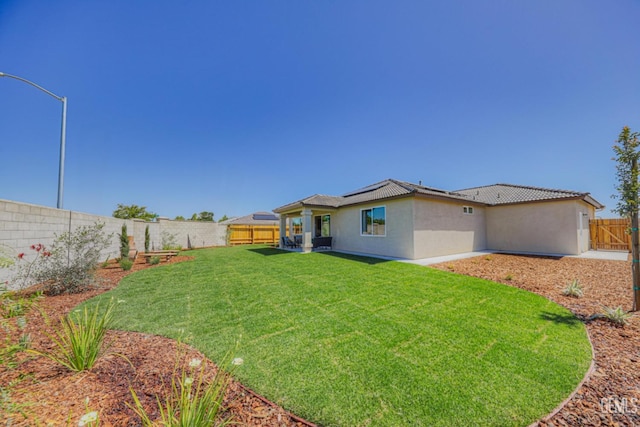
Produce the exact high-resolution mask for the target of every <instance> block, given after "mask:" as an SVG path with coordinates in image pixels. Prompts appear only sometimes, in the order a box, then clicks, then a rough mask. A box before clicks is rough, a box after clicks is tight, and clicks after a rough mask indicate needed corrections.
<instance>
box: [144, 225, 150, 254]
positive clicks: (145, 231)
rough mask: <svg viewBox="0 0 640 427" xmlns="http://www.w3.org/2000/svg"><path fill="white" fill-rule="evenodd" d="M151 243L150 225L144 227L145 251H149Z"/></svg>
mask: <svg viewBox="0 0 640 427" xmlns="http://www.w3.org/2000/svg"><path fill="white" fill-rule="evenodd" d="M150 243H151V234H150V233H149V226H148V225H147V226H146V227H145V228H144V251H145V252H149V244H150Z"/></svg>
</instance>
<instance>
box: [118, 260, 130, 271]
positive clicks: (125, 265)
mask: <svg viewBox="0 0 640 427" xmlns="http://www.w3.org/2000/svg"><path fill="white" fill-rule="evenodd" d="M120 267H121V268H122V269H123V270H124V271H129V270H131V267H133V261H131V260H130V259H129V258H122V259H121V260H120Z"/></svg>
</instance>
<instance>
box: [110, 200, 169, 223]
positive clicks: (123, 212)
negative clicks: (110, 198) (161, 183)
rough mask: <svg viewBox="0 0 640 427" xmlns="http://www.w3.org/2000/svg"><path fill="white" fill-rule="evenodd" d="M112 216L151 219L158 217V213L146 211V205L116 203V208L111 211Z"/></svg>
mask: <svg viewBox="0 0 640 427" xmlns="http://www.w3.org/2000/svg"><path fill="white" fill-rule="evenodd" d="M113 216H114V217H115V218H120V219H134V218H139V219H144V220H145V221H153V220H154V219H156V218H158V214H156V213H153V212H147V207H146V206H138V205H123V204H121V203H118V208H117V209H116V210H115V211H113Z"/></svg>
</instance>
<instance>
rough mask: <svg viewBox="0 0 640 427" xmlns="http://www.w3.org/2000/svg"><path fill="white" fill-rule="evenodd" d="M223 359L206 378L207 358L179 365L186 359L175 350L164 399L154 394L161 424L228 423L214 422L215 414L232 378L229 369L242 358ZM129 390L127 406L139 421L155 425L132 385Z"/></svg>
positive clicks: (171, 426)
mask: <svg viewBox="0 0 640 427" xmlns="http://www.w3.org/2000/svg"><path fill="white" fill-rule="evenodd" d="M224 360H225V361H224V362H223V364H222V365H221V366H220V367H219V368H218V370H217V371H216V373H215V375H214V376H213V378H212V379H211V380H210V381H207V379H206V378H205V367H206V361H202V360H200V359H191V361H190V362H189V364H188V368H180V366H181V365H184V364H185V362H186V361H185V360H184V356H183V355H180V354H178V357H176V365H175V367H174V371H173V375H172V378H171V390H170V391H169V394H168V396H165V398H164V399H162V398H160V397H159V396H156V401H157V405H158V412H159V413H160V419H161V422H160V425H163V426H165V427H174V426H175V427H182V426H189V427H200V426H203V427H204V426H207V427H208V426H213V425H217V426H225V425H228V424H231V420H229V419H226V420H224V421H222V422H221V423H218V424H215V423H216V418H217V417H218V414H219V413H221V412H222V411H223V410H224V408H223V406H222V401H223V400H224V396H225V393H226V391H227V387H228V386H229V383H230V381H231V370H232V369H233V368H235V367H236V366H239V365H240V364H241V363H242V359H239V358H236V359H233V361H229V360H230V357H229V355H227V357H225V359H224ZM130 391H131V396H132V398H133V402H134V405H130V404H128V403H127V406H129V407H130V408H131V409H133V410H134V411H135V412H136V414H137V415H138V416H139V417H140V419H141V420H142V425H144V426H156V425H158V423H155V422H153V421H152V420H151V418H150V416H149V414H148V413H147V411H146V410H145V409H144V407H143V406H142V403H141V402H140V399H139V398H138V395H137V394H136V392H135V391H134V390H133V388H130Z"/></svg>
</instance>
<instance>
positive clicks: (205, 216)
mask: <svg viewBox="0 0 640 427" xmlns="http://www.w3.org/2000/svg"><path fill="white" fill-rule="evenodd" d="M198 221H213V212H208V211H203V212H200V213H199V214H198Z"/></svg>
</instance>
